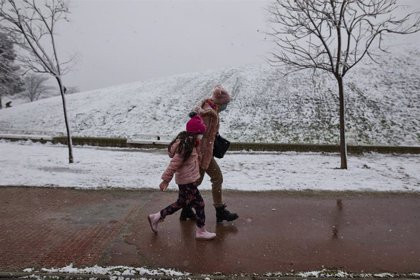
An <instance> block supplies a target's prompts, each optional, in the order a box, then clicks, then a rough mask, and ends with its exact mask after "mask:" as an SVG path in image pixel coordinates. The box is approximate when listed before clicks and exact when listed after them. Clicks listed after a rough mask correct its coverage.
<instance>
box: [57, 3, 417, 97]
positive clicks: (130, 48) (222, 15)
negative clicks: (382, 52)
mask: <svg viewBox="0 0 420 280" xmlns="http://www.w3.org/2000/svg"><path fill="white" fill-rule="evenodd" d="M399 2H400V3H401V4H407V5H409V6H410V9H413V8H414V9H417V10H420V0H399ZM69 3H70V10H71V16H70V19H71V22H70V23H64V22H63V23H61V27H60V30H59V39H58V41H59V47H60V50H61V52H62V53H63V55H65V56H67V55H69V54H74V53H76V54H77V55H78V59H77V63H76V65H75V66H74V68H73V70H72V72H70V73H69V74H68V75H67V76H66V77H65V82H66V84H67V85H69V86H77V87H79V88H80V89H81V90H90V89H95V88H102V87H108V86H112V85H118V84H124V83H129V82H135V81H142V80H147V79H150V78H158V77H164V76H168V75H171V74H178V73H185V72H196V71H204V70H207V69H219V68H223V67H229V66H241V65H246V64H255V63H265V58H267V56H268V53H269V52H270V50H271V49H272V45H271V44H270V43H269V40H266V39H265V35H264V30H267V28H268V27H267V12H266V10H265V9H266V8H267V7H268V5H269V3H271V0H70V1H69ZM401 38H402V37H401ZM400 40H401V39H400ZM407 43H409V44H420V34H416V35H411V36H409V37H404V41H394V42H393V44H395V45H398V44H404V45H406V44H407Z"/></svg>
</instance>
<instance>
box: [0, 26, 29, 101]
mask: <svg viewBox="0 0 420 280" xmlns="http://www.w3.org/2000/svg"><path fill="white" fill-rule="evenodd" d="M15 59H16V53H15V50H14V48H13V43H12V42H11V41H10V39H9V38H8V36H7V35H6V34H4V33H0V109H1V108H2V107H3V104H2V97H4V96H5V95H12V94H15V93H18V92H20V91H22V90H23V81H22V79H21V78H20V75H19V73H18V70H19V67H18V66H17V65H15Z"/></svg>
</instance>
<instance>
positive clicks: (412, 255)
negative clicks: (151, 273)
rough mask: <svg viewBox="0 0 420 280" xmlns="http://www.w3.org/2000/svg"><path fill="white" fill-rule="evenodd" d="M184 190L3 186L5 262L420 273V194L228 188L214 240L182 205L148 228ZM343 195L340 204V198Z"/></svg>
mask: <svg viewBox="0 0 420 280" xmlns="http://www.w3.org/2000/svg"><path fill="white" fill-rule="evenodd" d="M176 196H177V193H175V192H167V193H161V192H158V191H147V190H137V191H129V190H115V189H114V190H72V189H64V188H58V189H52V188H23V187H22V188H16V187H0V271H20V270H21V269H23V268H28V267H34V268H42V267H62V266H66V265H68V264H70V263H73V264H74V265H75V266H76V267H82V266H93V265H95V264H98V265H101V266H111V265H127V266H136V267H140V266H148V267H152V268H154V267H156V268H157V267H166V268H176V269H179V270H182V271H189V272H192V273H212V272H222V273H239V272H244V273H264V272H274V271H282V272H290V271H291V270H294V271H311V270H321V269H322V268H331V269H341V270H345V271H348V272H361V271H364V272H374V273H377V272H395V273H411V272H420V234H419V233H420V195H419V194H371V193H369V194H368V193H366V194H361V193H341V194H337V193H331V192H322V193H304V192H225V200H226V201H227V202H228V203H229V208H230V209H232V210H235V211H237V212H238V213H239V215H240V219H239V220H237V221H236V222H234V223H225V224H222V225H217V226H216V224H215V217H214V215H215V214H214V209H213V207H211V202H210V198H211V194H210V193H209V192H203V196H204V197H205V199H206V203H207V206H206V214H207V225H208V228H209V229H210V230H214V231H216V233H217V235H218V236H217V238H216V240H214V241H211V242H203V241H201V242H200V241H196V240H195V239H194V229H195V225H194V223H192V222H182V223H181V222H179V220H178V214H175V215H174V216H168V217H167V219H166V221H165V222H164V223H162V224H160V225H159V233H158V234H157V235H155V234H153V233H152V232H151V231H150V228H149V225H148V223H147V219H146V215H147V213H149V212H152V211H157V210H159V209H160V208H163V207H164V206H166V205H167V204H169V203H170V202H172V201H174V200H175V199H176ZM337 198H340V199H342V201H343V203H342V205H343V206H342V208H341V209H340V207H337V204H336V199H337Z"/></svg>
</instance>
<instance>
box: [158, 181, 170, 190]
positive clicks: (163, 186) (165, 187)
mask: <svg viewBox="0 0 420 280" xmlns="http://www.w3.org/2000/svg"><path fill="white" fill-rule="evenodd" d="M168 186H169V183H168V182H165V181H162V183H160V185H159V188H160V190H161V191H163V192H164V191H166V189H167V188H168Z"/></svg>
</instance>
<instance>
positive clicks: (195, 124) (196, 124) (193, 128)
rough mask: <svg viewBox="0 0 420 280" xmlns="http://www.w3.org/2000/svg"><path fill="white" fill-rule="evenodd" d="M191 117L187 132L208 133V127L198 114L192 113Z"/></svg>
mask: <svg viewBox="0 0 420 280" xmlns="http://www.w3.org/2000/svg"><path fill="white" fill-rule="evenodd" d="M189 116H190V118H191V119H190V120H189V121H188V122H187V132H189V133H194V134H204V132H206V125H205V124H204V122H203V119H202V118H201V117H200V115H197V113H196V112H191V113H190V114H189Z"/></svg>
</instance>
